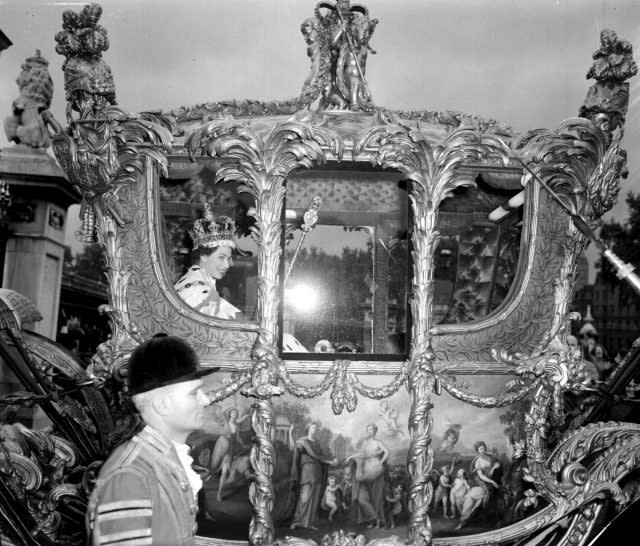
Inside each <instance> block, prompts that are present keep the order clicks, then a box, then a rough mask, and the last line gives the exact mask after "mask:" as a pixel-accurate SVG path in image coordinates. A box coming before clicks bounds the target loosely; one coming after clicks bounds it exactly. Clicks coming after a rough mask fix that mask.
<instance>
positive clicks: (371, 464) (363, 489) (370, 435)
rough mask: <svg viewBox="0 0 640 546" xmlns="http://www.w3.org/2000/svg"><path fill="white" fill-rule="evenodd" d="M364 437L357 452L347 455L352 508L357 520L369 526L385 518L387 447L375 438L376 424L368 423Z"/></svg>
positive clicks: (379, 522)
mask: <svg viewBox="0 0 640 546" xmlns="http://www.w3.org/2000/svg"><path fill="white" fill-rule="evenodd" d="M366 430H367V436H366V438H364V440H362V443H361V445H360V451H359V452H358V453H356V454H355V455H351V456H350V457H348V458H347V461H349V460H351V461H354V463H355V466H356V469H355V473H354V476H353V477H354V481H353V488H352V493H351V498H352V507H355V509H356V511H355V513H356V517H357V521H358V523H368V527H369V528H373V527H375V528H379V527H381V526H383V525H384V524H385V522H386V518H385V510H384V508H385V505H384V503H385V470H386V462H387V459H388V458H389V449H388V448H387V446H385V445H384V444H383V443H382V442H381V441H380V440H378V439H377V438H376V433H377V432H378V427H377V426H376V425H375V424H373V423H370V424H369V425H367V429H366Z"/></svg>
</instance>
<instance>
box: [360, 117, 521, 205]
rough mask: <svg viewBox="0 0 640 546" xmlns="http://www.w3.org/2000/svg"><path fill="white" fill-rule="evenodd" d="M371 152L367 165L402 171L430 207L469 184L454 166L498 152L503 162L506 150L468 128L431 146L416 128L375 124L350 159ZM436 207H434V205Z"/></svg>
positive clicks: (497, 140)
mask: <svg viewBox="0 0 640 546" xmlns="http://www.w3.org/2000/svg"><path fill="white" fill-rule="evenodd" d="M367 149H373V150H374V151H373V154H372V157H371V163H372V164H373V165H379V166H381V167H385V168H388V169H396V170H399V171H400V172H402V173H403V174H404V175H405V176H407V178H409V179H410V180H412V181H413V182H414V184H415V187H414V193H415V194H416V195H420V196H421V197H423V198H424V199H426V200H427V201H428V202H430V203H431V204H437V203H440V201H442V200H443V199H445V198H446V197H448V196H450V195H451V192H452V191H453V190H454V189H455V188H457V187H459V186H462V185H470V184H472V183H473V181H472V180H471V179H470V178H469V177H468V176H465V175H462V174H461V173H460V171H459V170H458V167H459V166H460V165H462V164H463V163H464V162H465V161H472V160H480V159H481V158H483V157H487V156H488V155H489V154H492V153H498V154H500V155H501V157H502V158H503V160H504V161H505V162H506V161H507V159H508V154H509V150H508V148H507V146H506V145H505V144H504V142H502V141H501V140H500V139H499V138H497V137H491V136H485V135H482V134H481V133H479V132H477V131H475V130H472V129H458V130H456V131H453V132H452V133H451V134H450V135H449V136H448V137H447V138H446V139H445V140H444V141H443V142H442V143H441V144H439V145H435V146H434V145H432V144H430V143H429V142H428V140H427V137H426V135H425V134H424V132H423V131H422V130H421V129H420V127H419V126H418V128H417V129H411V128H409V127H406V126H404V125H399V124H396V125H378V126H376V127H374V128H373V129H368V130H366V131H363V132H361V133H360V134H359V135H358V136H357V137H356V140H355V143H354V147H353V157H354V158H355V157H357V156H359V155H361V154H362V153H363V152H365V151H366V150H367ZM436 206H437V205H436Z"/></svg>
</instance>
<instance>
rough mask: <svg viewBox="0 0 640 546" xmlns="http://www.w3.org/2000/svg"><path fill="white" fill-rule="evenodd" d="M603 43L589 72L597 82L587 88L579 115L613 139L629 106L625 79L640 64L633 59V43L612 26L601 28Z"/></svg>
mask: <svg viewBox="0 0 640 546" xmlns="http://www.w3.org/2000/svg"><path fill="white" fill-rule="evenodd" d="M600 44H601V45H600V48H598V49H597V50H596V51H595V53H594V54H593V65H592V66H591V68H589V71H588V72H587V76H586V77H587V79H593V80H595V81H596V82H595V83H594V84H593V85H592V86H591V87H590V88H589V91H588V92H587V97H586V98H585V101H584V104H583V105H582V107H581V108H580V116H581V117H584V118H587V119H590V120H591V121H593V122H594V123H595V124H596V125H597V126H598V127H600V128H601V129H602V131H603V132H604V133H605V135H606V137H607V139H608V140H610V139H611V133H612V132H613V131H615V130H616V129H619V128H621V127H622V126H623V125H624V120H625V115H626V113H627V108H628V106H629V83H628V82H627V81H626V80H628V79H629V78H632V77H633V76H635V75H636V74H637V73H638V66H637V65H636V62H635V61H634V60H633V48H632V47H631V44H630V43H629V42H628V41H626V40H621V39H619V38H618V36H617V35H616V33H615V32H614V31H613V30H609V29H604V30H602V32H600Z"/></svg>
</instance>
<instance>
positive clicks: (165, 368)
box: [127, 333, 220, 395]
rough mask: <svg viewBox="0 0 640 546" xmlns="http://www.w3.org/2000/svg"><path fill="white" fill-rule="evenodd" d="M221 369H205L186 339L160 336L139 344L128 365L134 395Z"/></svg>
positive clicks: (130, 388)
mask: <svg viewBox="0 0 640 546" xmlns="http://www.w3.org/2000/svg"><path fill="white" fill-rule="evenodd" d="M219 369H220V368H201V367H200V363H199V361H198V356H197V355H196V353H195V351H194V350H193V349H192V348H191V346H190V345H189V344H188V343H187V342H186V341H185V340H184V339H182V338H179V337H177V336H169V335H167V334H163V333H160V334H156V335H154V336H153V337H152V338H151V339H148V340H147V341H145V342H144V343H141V344H140V345H138V346H137V347H136V348H135V349H134V350H133V352H132V353H131V356H130V357H129V364H128V366H127V379H128V383H129V390H130V392H131V394H132V395H134V394H140V393H143V392H147V391H150V390H153V389H157V388H160V387H166V386H167V385H174V384H175V383H182V382H183V381H193V380H194V379H199V378H200V377H203V376H205V375H207V374H210V373H212V372H215V371H216V370H219Z"/></svg>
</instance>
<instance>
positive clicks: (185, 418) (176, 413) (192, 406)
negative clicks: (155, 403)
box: [164, 379, 209, 434]
mask: <svg viewBox="0 0 640 546" xmlns="http://www.w3.org/2000/svg"><path fill="white" fill-rule="evenodd" d="M202 385H203V382H202V379H194V380H193V381H184V382H182V383H176V384H175V385H169V386H168V387H165V389H167V390H166V392H165V393H164V397H165V408H166V414H165V415H164V418H165V420H166V422H167V425H169V426H170V427H171V428H172V429H173V430H175V431H176V432H180V433H184V432H186V433H187V434H188V433H190V432H193V431H194V430H199V429H201V428H202V427H203V426H204V407H205V406H206V405H208V404H209V398H208V397H207V395H206V394H205V393H204V392H203V390H202Z"/></svg>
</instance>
